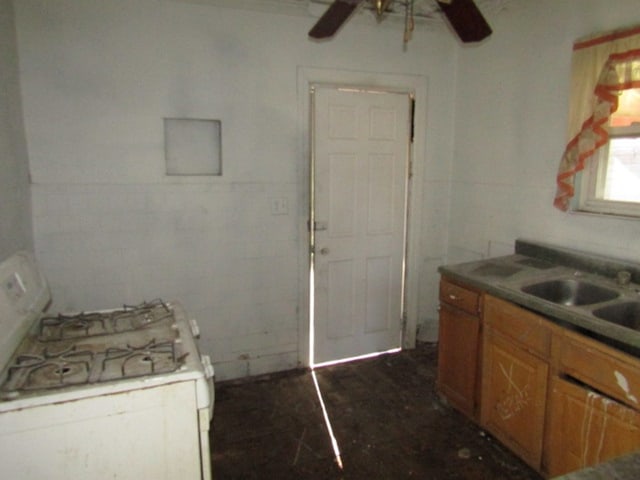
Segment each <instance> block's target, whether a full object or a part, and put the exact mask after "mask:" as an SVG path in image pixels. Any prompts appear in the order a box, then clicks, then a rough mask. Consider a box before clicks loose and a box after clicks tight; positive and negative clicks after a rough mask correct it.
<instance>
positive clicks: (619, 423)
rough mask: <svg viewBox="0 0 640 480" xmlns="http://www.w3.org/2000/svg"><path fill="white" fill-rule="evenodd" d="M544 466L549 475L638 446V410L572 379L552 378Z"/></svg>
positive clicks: (607, 457) (639, 426)
mask: <svg viewBox="0 0 640 480" xmlns="http://www.w3.org/2000/svg"><path fill="white" fill-rule="evenodd" d="M550 388H551V394H550V400H549V402H550V404H549V417H548V423H547V428H548V432H547V446H546V448H545V466H546V470H547V471H548V473H549V475H550V476H557V475H562V474H564V473H567V472H571V471H573V470H577V469H580V468H584V467H588V466H591V465H595V464H597V463H601V462H604V461H607V460H610V459H612V458H615V457H617V456H620V455H623V454H625V453H629V452H632V451H634V450H637V449H639V448H640V413H638V412H636V411H634V410H632V409H630V408H628V407H626V406H624V405H622V404H620V403H618V402H616V401H614V400H611V399H610V398H607V397H605V396H602V395H600V394H598V393H595V392H593V391H591V390H588V389H587V388H585V387H582V386H580V385H577V384H576V383H574V382H570V381H566V380H563V379H560V378H553V379H552V380H551V386H550Z"/></svg>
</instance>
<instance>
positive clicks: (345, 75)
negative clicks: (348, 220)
mask: <svg viewBox="0 0 640 480" xmlns="http://www.w3.org/2000/svg"><path fill="white" fill-rule="evenodd" d="M315 85H326V86H333V87H354V88H358V89H367V88H369V89H373V90H385V91H389V92H395V93H403V94H407V95H411V96H412V97H413V98H414V101H415V107H414V131H415V132H421V133H422V134H418V135H414V140H413V144H411V145H410V152H409V162H410V174H409V179H408V182H407V211H406V222H407V224H406V231H407V234H406V239H405V241H406V245H405V262H406V265H405V289H404V299H403V306H404V307H403V308H404V312H405V317H406V322H405V324H404V326H403V329H402V348H414V347H415V341H416V327H417V325H418V284H419V274H420V268H419V267H420V263H421V262H420V237H421V235H420V232H421V218H422V201H421V200H422V198H423V195H422V191H423V183H424V172H423V167H424V158H425V151H426V135H424V132H425V131H426V117H427V114H426V112H427V78H426V77H424V76H421V75H396V74H386V73H376V72H358V71H351V70H335V69H326V68H315V67H304V66H299V67H298V70H297V87H298V92H297V93H298V138H299V145H298V149H299V155H298V158H299V159H300V163H299V165H298V166H299V168H298V172H299V176H298V189H299V191H298V199H300V202H299V204H298V205H299V209H298V212H296V213H297V215H298V220H299V221H298V225H299V242H300V243H299V249H298V250H299V262H298V265H299V268H298V277H299V278H298V280H299V283H298V285H299V287H300V288H299V289H298V292H299V299H298V322H299V324H298V364H299V365H301V366H309V308H310V306H309V296H310V291H309V274H310V271H309V267H310V265H309V231H308V226H307V221H308V219H309V213H310V212H309V208H310V195H311V183H310V179H311V170H310V167H311V154H312V151H311V148H312V147H311V127H312V125H311V113H312V109H311V88H312V87H313V86H315Z"/></svg>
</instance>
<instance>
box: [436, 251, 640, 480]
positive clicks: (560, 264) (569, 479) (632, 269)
mask: <svg viewBox="0 0 640 480" xmlns="http://www.w3.org/2000/svg"><path fill="white" fill-rule="evenodd" d="M515 252H516V253H515V254H514V255H508V256H504V257H496V258H489V259H486V260H480V261H475V262H468V263H461V264H457V265H445V266H442V267H440V268H439V272H440V273H441V274H442V275H445V276H447V277H448V278H451V279H452V280H457V281H459V282H461V283H463V284H466V285H468V286H470V287H475V288H477V289H478V290H482V291H484V292H487V293H489V294H491V295H494V296H496V297H499V298H502V299H504V300H508V301H510V302H512V303H515V304H517V305H520V306H521V307H524V308H526V309H528V310H531V311H533V312H536V313H539V314H541V315H543V316H544V317H546V318H548V319H549V320H551V321H553V322H555V323H557V324H559V325H561V326H563V327H565V328H568V329H571V330H576V331H578V332H580V333H582V334H584V335H586V336H589V337H591V338H595V339H597V340H599V341H601V342H603V343H605V344H607V345H609V346H612V347H614V348H617V349H618V350H621V351H624V352H626V353H628V354H631V355H633V356H635V357H638V358H640V331H638V330H635V329H632V328H627V327H623V326H620V325H617V324H614V323H611V322H608V321H606V320H602V319H599V318H598V317H596V316H595V315H594V314H593V311H594V310H596V309H598V308H600V307H603V306H607V305H613V304H616V303H620V302H626V301H635V302H640V264H638V263H635V262H627V261H623V260H617V259H612V258H608V257H603V256H600V255H593V254H589V253H585V252H579V251H574V250H570V249H566V248H562V247H555V246H551V245H547V244H543V243H538V242H530V241H527V240H517V241H516V248H515ZM620 271H627V272H629V273H630V274H631V283H629V284H628V285H625V286H621V285H619V284H618V283H617V281H616V274H617V273H618V272H620ZM568 278H574V279H579V280H582V281H586V282H588V283H591V284H594V285H598V286H602V287H606V288H608V289H613V290H616V291H617V292H618V293H619V297H617V298H615V299H613V300H609V301H605V302H600V303H597V304H591V305H584V306H572V305H562V304H556V303H552V302H550V301H546V300H543V299H541V298H538V297H535V296H533V295H531V294H527V293H524V292H523V291H522V290H521V288H522V287H525V286H527V285H532V284H535V283H538V282H543V281H547V280H556V279H568ZM638 478H640V452H638V453H633V454H630V455H625V456H622V457H620V458H617V459H614V460H611V461H609V462H606V463H603V464H601V465H597V466H594V467H589V468H586V469H583V470H579V471H576V472H572V473H569V474H566V475H563V476H560V477H557V480H605V479H606V480H635V479H638Z"/></svg>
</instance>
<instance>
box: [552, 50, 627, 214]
mask: <svg viewBox="0 0 640 480" xmlns="http://www.w3.org/2000/svg"><path fill="white" fill-rule="evenodd" d="M630 88H640V49H638V50H630V51H628V52H624V53H616V54H611V55H610V56H609V58H608V60H607V61H606V62H605V64H604V68H603V69H602V72H601V73H600V76H599V78H598V82H597V84H596V87H595V90H594V92H593V94H594V102H593V110H592V114H591V116H589V118H588V119H587V120H586V121H585V122H584V123H583V124H582V128H581V129H580V131H579V132H578V134H577V135H576V136H574V137H573V138H572V139H571V141H570V142H569V143H568V144H567V147H566V149H565V151H564V154H563V156H562V160H561V162H560V167H559V168H558V175H557V177H556V183H557V190H556V196H555V199H554V202H553V204H554V206H555V207H556V208H558V209H560V210H563V211H566V210H568V209H569V205H570V201H571V198H572V197H573V195H574V193H575V188H574V182H575V175H576V174H577V173H578V172H579V171H581V170H583V169H584V168H585V162H586V161H587V160H589V159H590V158H592V157H593V156H594V153H595V152H596V151H597V150H598V149H599V148H600V147H602V146H603V145H606V143H607V142H608V141H609V133H608V131H607V124H608V123H609V118H610V117H611V115H612V114H613V113H614V112H615V111H616V110H617V109H618V95H619V94H620V92H621V91H623V90H627V89H630Z"/></svg>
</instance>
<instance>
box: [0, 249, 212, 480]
mask: <svg viewBox="0 0 640 480" xmlns="http://www.w3.org/2000/svg"><path fill="white" fill-rule="evenodd" d="M0 282H1V283H0V372H1V374H0V472H1V476H2V478H7V479H12V480H22V479H25V480H26V479H45V478H46V479H48V480H58V479H60V480H62V479H64V480H69V479H83V480H88V479H91V480H95V479H114V478H117V479H119V480H123V479H131V480H134V479H135V480H140V479H145V478H149V479H151V478H152V479H154V480H157V479H166V480H176V479H179V480H191V479H194V480H195V479H200V480H210V479H211V459H210V452H209V425H210V423H211V419H212V415H213V403H214V386H213V367H212V365H211V360H210V358H209V357H208V356H207V355H201V354H200V353H199V351H198V346H197V343H196V339H197V338H198V327H197V324H196V323H195V321H193V320H188V318H187V316H186V314H185V311H184V309H183V308H182V307H181V305H180V304H179V303H176V302H164V301H162V300H154V301H152V302H145V303H142V304H140V305H134V306H123V307H121V308H117V309H113V310H104V311H97V312H81V313H75V314H57V315H50V314H48V313H45V309H46V307H47V305H48V304H49V303H50V300H51V297H50V293H49V288H48V285H47V282H46V280H45V278H44V276H43V275H42V273H41V272H40V270H39V269H38V267H37V264H36V262H35V260H34V258H33V255H31V254H30V253H27V252H18V253H16V254H15V255H13V256H11V257H10V258H8V259H7V260H5V261H4V262H2V263H0Z"/></svg>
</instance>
